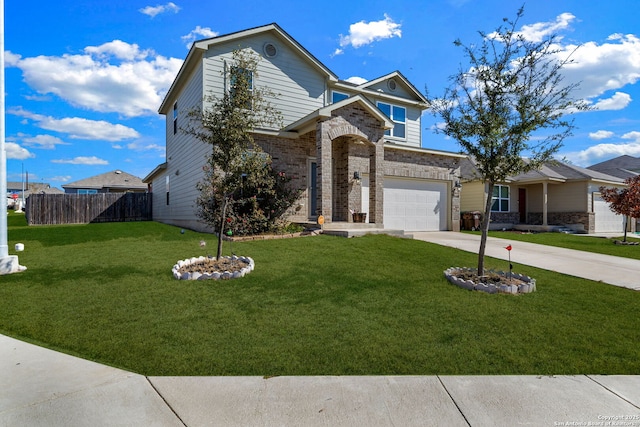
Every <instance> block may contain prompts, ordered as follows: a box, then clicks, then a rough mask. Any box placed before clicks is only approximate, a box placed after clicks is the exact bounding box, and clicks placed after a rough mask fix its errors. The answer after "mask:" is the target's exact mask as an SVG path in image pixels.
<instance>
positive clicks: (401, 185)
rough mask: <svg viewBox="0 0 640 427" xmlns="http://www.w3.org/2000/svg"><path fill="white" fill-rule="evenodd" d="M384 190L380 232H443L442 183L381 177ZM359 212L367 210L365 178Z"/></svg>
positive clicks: (444, 204) (445, 194)
mask: <svg viewBox="0 0 640 427" xmlns="http://www.w3.org/2000/svg"><path fill="white" fill-rule="evenodd" d="M384 187H385V188H384V228H387V229H395V230H405V231H439V230H446V229H447V213H448V210H447V206H448V199H447V197H448V192H447V184H446V183H443V182H436V181H428V180H421V179H403V178H392V177H385V180H384ZM362 208H363V210H365V211H367V212H368V210H369V179H368V177H364V179H363V180H362ZM367 221H369V217H368V216H367Z"/></svg>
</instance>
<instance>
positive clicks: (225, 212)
mask: <svg viewBox="0 0 640 427" xmlns="http://www.w3.org/2000/svg"><path fill="white" fill-rule="evenodd" d="M228 201H229V198H228V197H227V196H226V195H225V196H224V198H223V201H222V215H221V216H220V234H219V235H218V252H217V253H216V259H217V260H219V259H220V256H222V236H224V222H225V216H226V214H227V203H228Z"/></svg>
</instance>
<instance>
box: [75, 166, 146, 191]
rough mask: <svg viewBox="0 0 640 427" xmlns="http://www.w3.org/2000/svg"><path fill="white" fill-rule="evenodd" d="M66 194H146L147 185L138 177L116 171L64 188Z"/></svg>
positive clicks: (82, 180) (76, 182)
mask: <svg viewBox="0 0 640 427" xmlns="http://www.w3.org/2000/svg"><path fill="white" fill-rule="evenodd" d="M62 188H64V192H65V193H66V194H97V193H128V192H132V193H144V192H146V191H147V184H145V183H144V182H142V180H141V179H140V178H138V177H137V176H133V175H131V174H129V173H126V172H123V171H121V170H114V171H111V172H106V173H103V174H100V175H96V176H92V177H89V178H85V179H81V180H79V181H75V182H71V183H69V184H65V185H63V186H62Z"/></svg>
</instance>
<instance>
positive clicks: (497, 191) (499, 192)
mask: <svg viewBox="0 0 640 427" xmlns="http://www.w3.org/2000/svg"><path fill="white" fill-rule="evenodd" d="M491 200H492V204H491V212H509V187H508V186H506V185H499V184H498V185H495V186H494V187H493V195H492V197H491Z"/></svg>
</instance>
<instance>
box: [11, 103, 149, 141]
mask: <svg viewBox="0 0 640 427" xmlns="http://www.w3.org/2000/svg"><path fill="white" fill-rule="evenodd" d="M8 112H9V113H10V114H14V115H16V116H21V117H25V118H27V119H29V120H33V121H35V122H36V124H37V126H38V127H40V128H42V129H46V130H50V131H55V132H60V133H66V134H68V135H69V138H71V139H87V140H98V141H111V142H115V141H122V140H123V139H132V138H138V137H140V134H139V133H138V131H136V130H135V129H133V128H130V127H127V126H124V125H120V124H113V123H109V122H107V121H104V120H89V119H83V118H81V117H66V118H63V119H56V118H53V117H51V116H44V115H41V114H35V113H31V112H29V111H25V110H23V109H22V108H11V109H9V111H8Z"/></svg>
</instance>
